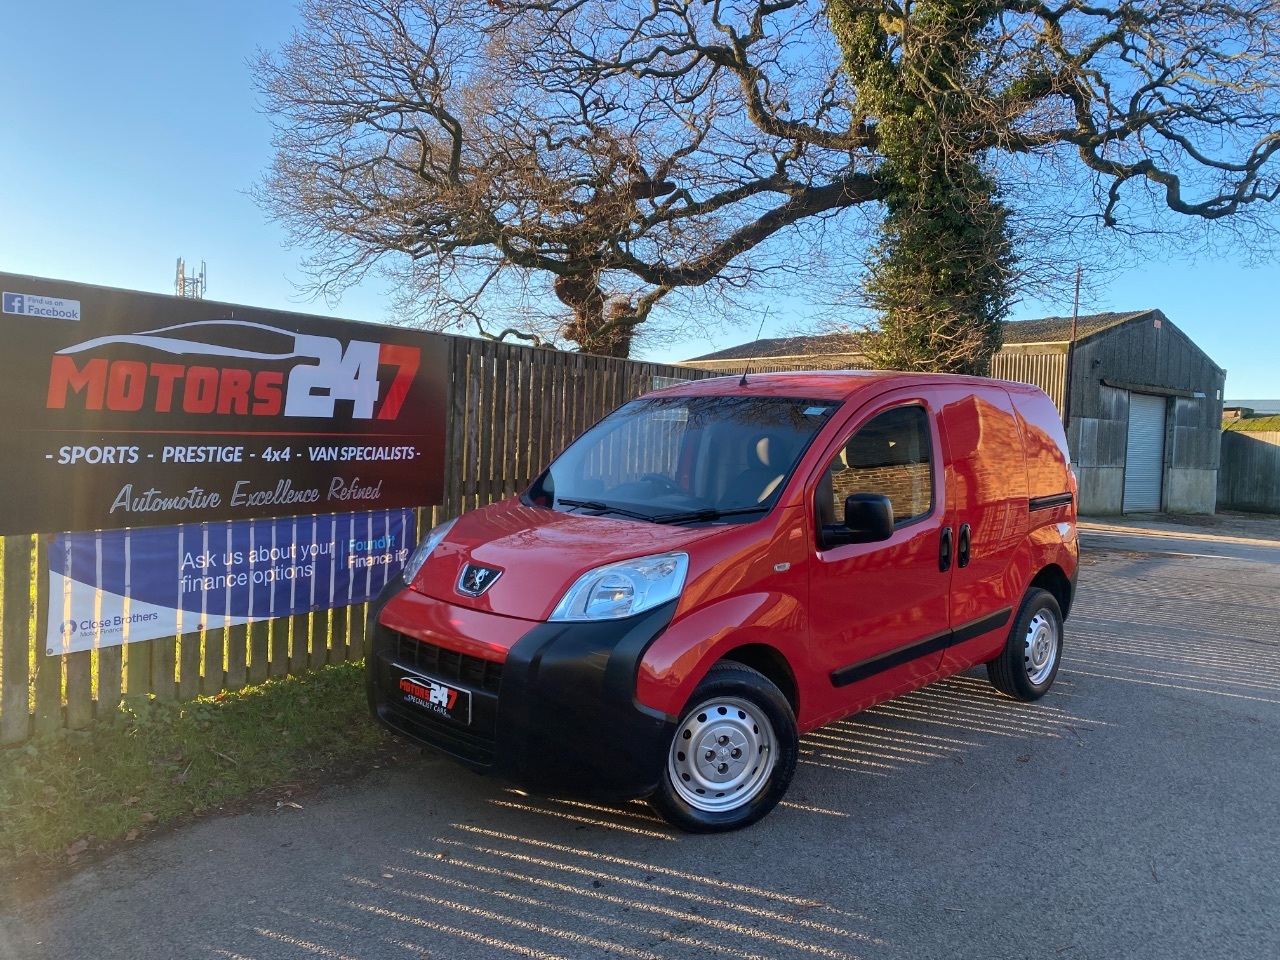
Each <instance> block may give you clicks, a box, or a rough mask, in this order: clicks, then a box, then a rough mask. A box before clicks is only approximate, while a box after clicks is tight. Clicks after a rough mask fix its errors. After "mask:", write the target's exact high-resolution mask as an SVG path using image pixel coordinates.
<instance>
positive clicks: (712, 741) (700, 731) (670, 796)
mask: <svg viewBox="0 0 1280 960" xmlns="http://www.w3.org/2000/svg"><path fill="white" fill-rule="evenodd" d="M689 704H690V706H689V707H688V708H687V709H686V710H685V712H684V714H683V715H682V716H681V717H680V723H679V724H678V725H677V726H676V732H675V736H674V737H673V738H672V741H671V748H670V750H669V751H668V755H667V764H666V769H665V770H664V771H663V774H662V779H661V780H660V781H659V784H658V789H657V791H656V792H655V793H654V794H653V796H651V797H650V798H649V802H650V803H651V804H652V805H653V807H654V809H656V810H657V811H658V813H660V814H661V815H662V816H663V817H664V818H666V820H667V821H669V822H670V823H672V824H674V825H675V826H677V827H680V828H681V829H682V830H688V831H690V832H692V833H716V832H719V831H724V830H737V829H738V828H739V827H745V826H747V825H749V824H752V823H755V822H756V821H757V820H759V819H760V818H761V817H763V816H764V815H765V814H766V813H768V812H769V811H770V810H772V809H773V808H774V807H775V806H777V804H778V801H779V800H781V799H782V795H783V794H784V793H786V792H787V787H788V786H789V785H790V783H791V777H792V776H793V775H794V773H795V769H796V755H797V752H798V748H799V737H798V735H797V733H796V719H795V716H794V714H792V712H791V705H790V704H788V703H787V698H786V697H784V696H783V695H782V691H780V690H779V689H778V688H777V687H776V686H774V685H773V684H772V683H770V682H769V680H768V678H767V677H765V676H764V675H763V674H761V673H759V672H758V671H756V670H752V669H751V668H750V667H747V666H744V665H742V664H740V663H732V662H727V661H726V662H722V663H717V664H716V665H715V666H713V667H712V668H711V669H710V670H709V671H708V672H707V675H706V677H704V678H703V680H702V682H701V683H699V684H698V686H697V688H696V689H695V690H694V691H693V696H692V697H690V698H689Z"/></svg>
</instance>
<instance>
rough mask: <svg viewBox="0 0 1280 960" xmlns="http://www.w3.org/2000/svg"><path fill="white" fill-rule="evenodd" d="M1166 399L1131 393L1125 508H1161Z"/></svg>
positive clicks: (1125, 464)
mask: <svg viewBox="0 0 1280 960" xmlns="http://www.w3.org/2000/svg"><path fill="white" fill-rule="evenodd" d="M1164 418H1165V398H1164V397H1153V396H1149V395H1148V394H1143V393H1132V394H1130V395H1129V440H1128V443H1127V446H1126V450H1125V463H1124V511H1125V513H1129V512H1130V511H1142V510H1159V509H1160V492H1161V490H1162V489H1163V488H1164Z"/></svg>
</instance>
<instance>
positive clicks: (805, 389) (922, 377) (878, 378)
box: [650, 370, 1036, 401]
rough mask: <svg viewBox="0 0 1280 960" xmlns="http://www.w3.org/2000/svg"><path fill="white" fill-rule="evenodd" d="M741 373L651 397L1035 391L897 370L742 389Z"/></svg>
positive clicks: (773, 380) (827, 374)
mask: <svg viewBox="0 0 1280 960" xmlns="http://www.w3.org/2000/svg"><path fill="white" fill-rule="evenodd" d="M741 382H742V374H740V373H735V374H733V375H732V376H723V377H708V378H706V379H704V380H689V381H687V382H685V383H679V384H676V385H675V386H671V387H666V388H664V389H662V390H656V391H654V392H653V393H652V394H650V396H664V397H705V396H760V397H800V398H804V399H812V400H839V401H844V400H848V399H850V398H852V397H854V396H856V395H857V394H860V393H865V392H867V391H874V392H875V393H880V392H882V391H884V390H892V389H895V388H897V387H913V386H915V387H918V386H924V385H927V384H942V383H949V384H963V385H965V386H970V387H973V388H974V390H975V391H978V390H981V389H989V388H991V387H993V386H1001V387H1004V388H1006V389H1011V390H1013V391H1015V392H1018V393H1023V392H1036V388H1035V387H1031V386H1028V385H1027V384H1024V383H1012V382H1009V381H1005V380H992V379H990V378H988V377H966V376H960V375H958V374H952V373H907V372H903V371H900V370H804V371H796V372H792V373H748V374H747V382H746V385H745V386H743V385H742V384H741Z"/></svg>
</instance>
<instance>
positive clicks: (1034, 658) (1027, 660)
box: [1022, 609, 1062, 687]
mask: <svg viewBox="0 0 1280 960" xmlns="http://www.w3.org/2000/svg"><path fill="white" fill-rule="evenodd" d="M1061 637H1062V635H1061V633H1060V632H1059V630H1058V621H1057V620H1056V619H1054V617H1053V616H1052V615H1051V614H1050V613H1049V611H1047V610H1043V609H1042V610H1037V611H1036V615H1035V616H1034V617H1032V618H1031V622H1030V623H1028V624H1027V634H1026V637H1025V638H1024V640H1023V654H1022V660H1023V663H1024V664H1026V668H1027V679H1028V680H1030V681H1031V684H1032V685H1033V686H1037V687H1038V686H1040V684H1042V683H1044V682H1045V680H1047V679H1048V678H1049V676H1050V674H1052V673H1053V669H1054V667H1055V666H1057V662H1058V648H1059V646H1060V643H1061Z"/></svg>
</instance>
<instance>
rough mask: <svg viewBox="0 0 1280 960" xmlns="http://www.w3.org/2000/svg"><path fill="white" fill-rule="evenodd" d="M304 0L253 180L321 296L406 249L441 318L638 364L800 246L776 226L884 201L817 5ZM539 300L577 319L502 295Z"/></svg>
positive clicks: (271, 79)
mask: <svg viewBox="0 0 1280 960" xmlns="http://www.w3.org/2000/svg"><path fill="white" fill-rule="evenodd" d="M302 11H303V25H302V27H301V29H300V30H299V31H298V33H297V34H296V35H295V36H294V38H293V39H292V41H291V42H289V43H288V44H287V45H286V46H285V47H284V49H283V50H282V51H281V52H280V53H279V54H277V55H270V54H267V55H263V56H262V57H261V58H260V59H259V61H258V64H257V70H256V73H257V77H258V81H259V85H260V89H261V92H262V93H263V95H264V99H265V105H266V108H267V109H268V111H269V112H270V114H271V116H272V118H273V120H274V122H275V125H276V136H275V147H276V160H275V163H274V166H273V167H272V169H271V171H270V173H269V174H268V176H267V177H266V179H265V181H264V183H263V185H262V187H261V189H260V191H259V195H260V199H261V201H262V202H263V203H264V204H265V205H266V207H267V209H268V210H270V211H271V212H272V213H273V214H274V215H275V216H276V217H277V218H278V219H279V220H280V221H282V222H283V223H284V224H286V226H287V227H288V228H289V229H290V231H291V233H292V237H293V238H294V239H295V240H297V241H300V242H302V243H305V244H307V245H309V246H311V247H312V248H313V249H314V250H315V251H316V254H315V257H314V258H313V260H312V261H311V262H310V265H309V266H310V269H311V270H312V275H313V277H314V279H315V281H316V288H317V289H318V290H321V291H337V290H340V289H341V288H342V287H343V285H345V284H347V283H350V282H353V281H354V280H357V279H358V278H360V277H361V276H363V275H364V274H365V273H366V272H367V271H368V270H369V269H370V268H371V267H373V266H374V265H375V264H377V263H379V262H381V261H383V260H384V258H385V257H386V255H387V254H400V255H402V256H400V257H399V258H393V259H394V260H395V261H396V262H397V263H398V265H399V269H400V271H401V279H402V280H406V281H407V282H408V283H407V289H409V290H410V291H411V292H412V293H413V294H415V295H420V296H423V297H424V299H423V300H421V301H420V302H426V303H429V304H430V306H431V308H432V310H433V312H434V313H435V314H436V316H437V318H438V319H439V320H440V321H442V322H452V321H456V320H459V319H463V320H474V321H475V322H476V323H477V324H478V325H479V326H480V329H481V332H482V333H485V334H487V335H491V336H497V337H502V336H508V335H515V336H523V337H526V338H528V339H537V338H538V337H539V336H543V337H545V336H547V335H548V333H550V334H552V335H558V336H560V337H562V338H564V339H567V340H570V341H573V342H575V343H577V344H578V345H579V346H580V347H581V348H582V349H584V350H590V351H593V352H600V353H605V354H613V355H619V356H625V355H626V354H627V353H628V350H629V347H630V341H631V339H632V333H633V331H634V329H635V327H636V325H637V324H639V323H641V322H643V321H644V320H646V318H648V317H649V316H650V313H651V311H652V310H653V308H654V306H655V305H656V304H657V303H658V302H659V301H661V300H662V299H663V298H665V297H667V296H668V295H669V294H671V293H672V292H673V291H679V290H686V289H691V288H698V287H703V286H704V285H711V286H712V287H713V288H718V289H722V290H733V289H736V288H740V287H742V286H744V285H747V284H749V283H750V282H751V281H752V280H753V278H754V277H756V276H757V274H758V271H759V270H761V269H763V268H765V267H767V266H771V265H779V264H780V263H781V262H782V261H783V260H784V257H783V256H782V255H781V251H778V250H773V251H770V250H769V249H767V248H768V241H770V240H771V238H773V237H775V236H776V235H778V234H779V233H780V232H782V231H785V230H787V229H788V228H789V227H791V226H793V225H794V224H797V223H798V222H800V221H802V220H809V219H813V218H821V217H826V216H832V215H835V214H837V213H839V212H840V211H842V210H845V209H848V208H850V207H853V206H855V205H858V204H862V203H865V202H867V201H870V200H874V199H875V198H876V197H877V196H878V195H879V185H878V183H877V180H876V178H875V176H874V173H873V172H872V165H873V161H874V154H873V151H872V147H873V142H872V141H873V139H874V138H873V136H872V135H871V134H870V133H869V131H868V130H866V129H865V127H864V125H863V123H862V119H861V118H860V117H857V116H855V115H854V114H853V113H851V112H850V110H849V107H848V96H847V93H846V91H845V89H844V85H843V81H842V79H841V75H840V70H839V54H838V51H837V50H836V48H835V44H834V42H833V40H832V38H831V37H830V34H829V32H828V31H827V30H826V28H825V22H824V21H823V19H822V11H821V7H820V5H819V4H816V3H806V2H804V0H772V2H768V0H758V2H751V3H736V4H726V3H702V2H669V0H668V2H657V3H653V2H646V0H614V2H584V0H562V2H549V3H515V2H512V3H501V2H496V0H493V2H490V0H438V2H431V0H307V2H305V3H304V6H303V8H302ZM544 278H549V280H550V283H549V287H550V290H549V291H547V287H546V284H547V279H544ZM544 292H552V293H554V296H555V298H556V299H557V300H558V302H559V303H561V304H563V305H564V307H567V308H568V311H569V313H570V317H569V319H568V322H567V323H563V324H560V325H558V326H557V327H552V329H550V330H548V325H547V324H545V323H543V324H541V325H540V324H539V323H538V322H537V311H532V313H533V319H534V322H533V323H532V324H530V323H528V322H527V320H528V319H530V318H529V317H527V316H521V317H519V318H517V319H516V320H513V322H511V323H509V324H507V325H506V326H507V329H502V330H498V329H490V324H489V322H487V321H486V314H487V315H489V316H490V317H491V316H493V315H495V314H497V311H496V310H495V309H494V303H495V302H497V299H501V298H491V299H489V300H488V301H486V296H487V295H491V294H494V293H501V294H502V295H503V296H505V297H506V298H508V299H510V298H512V297H514V298H516V299H517V300H519V299H520V298H521V297H524V298H526V300H525V302H533V303H536V302H537V301H538V299H539V294H542V293H544ZM544 318H545V319H552V320H554V319H556V318H554V317H546V314H545V311H544Z"/></svg>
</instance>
